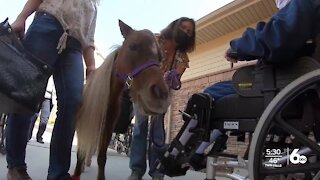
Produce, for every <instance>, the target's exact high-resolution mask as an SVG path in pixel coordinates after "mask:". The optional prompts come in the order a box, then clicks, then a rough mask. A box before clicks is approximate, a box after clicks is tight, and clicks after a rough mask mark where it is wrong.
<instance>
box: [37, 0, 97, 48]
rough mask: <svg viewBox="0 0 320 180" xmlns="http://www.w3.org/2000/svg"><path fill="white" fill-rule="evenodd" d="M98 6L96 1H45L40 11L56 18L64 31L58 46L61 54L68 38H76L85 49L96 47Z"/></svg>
mask: <svg viewBox="0 0 320 180" xmlns="http://www.w3.org/2000/svg"><path fill="white" fill-rule="evenodd" d="M96 4H97V3H96V1H95V0H43V2H42V3H41V4H40V6H39V8H38V11H43V12H47V13H49V14H51V15H53V16H54V17H56V18H57V19H58V21H59V22H60V23H61V25H62V27H63V29H64V33H63V35H62V36H61V38H60V41H59V44H58V46H57V48H58V49H59V53H61V51H62V50H63V49H65V46H66V41H67V36H72V37H74V38H76V39H77V40H78V41H79V42H80V43H81V45H82V48H83V49H86V48H87V47H88V46H92V47H94V32H95V26H96V19H97V6H96Z"/></svg>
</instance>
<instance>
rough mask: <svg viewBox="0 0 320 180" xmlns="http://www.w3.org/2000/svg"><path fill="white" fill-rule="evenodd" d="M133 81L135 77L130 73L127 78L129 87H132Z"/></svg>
mask: <svg viewBox="0 0 320 180" xmlns="http://www.w3.org/2000/svg"><path fill="white" fill-rule="evenodd" d="M132 81H133V77H131V76H130V75H128V76H127V79H126V85H127V88H128V89H130V87H131V85H132Z"/></svg>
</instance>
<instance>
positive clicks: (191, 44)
mask: <svg viewBox="0 0 320 180" xmlns="http://www.w3.org/2000/svg"><path fill="white" fill-rule="evenodd" d="M184 21H188V22H190V23H191V24H192V25H193V27H194V30H193V33H192V36H191V37H190V39H189V41H188V45H187V47H188V48H187V49H186V52H192V51H194V49H195V46H196V23H195V21H194V20H193V19H191V18H188V17H181V18H179V19H176V20H174V21H172V22H171V23H170V24H169V25H168V26H167V27H166V28H164V29H163V30H162V31H161V35H160V38H164V39H169V40H172V39H174V37H173V36H174V32H175V31H176V30H177V29H178V28H179V27H180V26H181V24H182V22H184Z"/></svg>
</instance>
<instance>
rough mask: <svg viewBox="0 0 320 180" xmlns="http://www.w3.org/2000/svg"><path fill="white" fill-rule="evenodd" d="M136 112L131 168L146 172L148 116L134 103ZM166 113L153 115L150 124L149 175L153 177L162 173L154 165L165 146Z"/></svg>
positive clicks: (141, 172) (142, 172)
mask: <svg viewBox="0 0 320 180" xmlns="http://www.w3.org/2000/svg"><path fill="white" fill-rule="evenodd" d="M133 109H134V113H135V116H136V117H135V124H134V127H133V135H132V143H131V153H130V163H129V166H130V169H131V170H133V171H137V172H139V173H140V174H142V175H143V174H144V173H145V172H146V168H147V145H148V142H147V136H148V116H144V115H141V114H140V113H139V111H138V110H137V108H136V107H135V105H133ZM163 119H164V114H161V115H157V116H152V120H151V126H150V132H149V133H150V136H149V143H150V146H149V147H150V148H151V149H150V150H149V152H148V157H149V168H150V171H149V175H150V176H151V177H153V176H156V175H162V174H160V172H155V171H154V170H155V168H154V167H153V165H154V163H155V161H156V160H157V158H158V156H159V154H160V153H161V152H160V150H161V149H162V148H163V147H164V143H165V131H164V122H163Z"/></svg>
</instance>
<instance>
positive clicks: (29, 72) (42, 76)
mask: <svg viewBox="0 0 320 180" xmlns="http://www.w3.org/2000/svg"><path fill="white" fill-rule="evenodd" d="M51 74H52V68H50V67H49V66H48V65H47V64H46V63H44V61H42V60H40V59H39V58H37V57H35V56H34V55H32V54H30V53H29V52H27V51H26V49H25V48H24V46H23V44H22V42H21V41H20V40H19V38H18V37H17V35H16V33H14V32H12V29H11V27H10V25H9V23H8V19H6V20H5V21H4V22H2V23H0V93H2V94H4V95H6V96H7V97H8V98H10V99H12V100H14V101H15V102H16V103H18V104H20V105H22V106H23V107H25V108H26V109H27V110H28V111H32V112H37V111H38V110H39V107H40V103H41V102H42V100H43V98H44V93H45V90H46V86H47V82H48V79H49V77H50V75H51ZM0 103H3V102H2V101H1V99H0ZM0 112H1V109H0ZM13 112H15V111H14V110H13Z"/></svg>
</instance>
